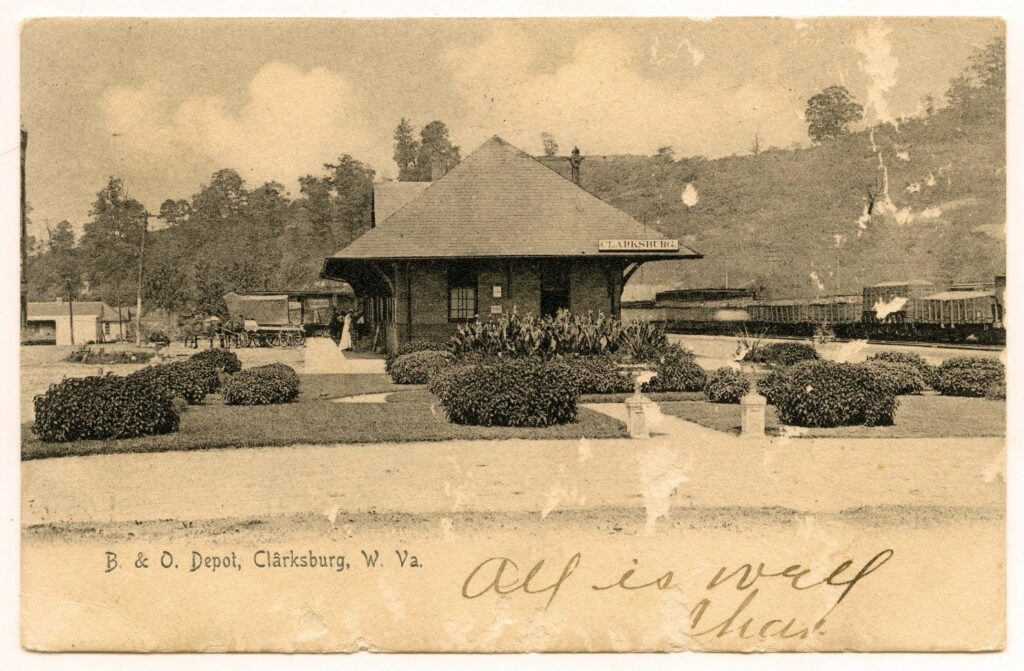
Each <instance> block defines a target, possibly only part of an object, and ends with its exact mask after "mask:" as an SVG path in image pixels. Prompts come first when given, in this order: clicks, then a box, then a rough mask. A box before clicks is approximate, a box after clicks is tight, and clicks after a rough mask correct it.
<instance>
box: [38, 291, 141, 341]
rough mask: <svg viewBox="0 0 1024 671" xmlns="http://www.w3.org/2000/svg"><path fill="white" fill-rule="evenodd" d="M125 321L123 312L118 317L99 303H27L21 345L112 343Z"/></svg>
mask: <svg viewBox="0 0 1024 671" xmlns="http://www.w3.org/2000/svg"><path fill="white" fill-rule="evenodd" d="M122 310H123V309H122ZM122 319H123V321H121V320H122ZM129 319H130V315H128V314H127V313H126V311H123V312H122V314H121V316H120V317H119V315H118V311H117V310H116V309H115V308H111V307H110V306H109V305H107V304H106V303H103V302H101V301H73V302H71V303H69V302H67V301H64V300H60V301H49V302H41V303H29V304H28V321H27V324H26V330H25V333H24V334H23V336H22V342H23V343H24V344H32V345H84V344H86V343H91V342H112V341H115V340H119V339H122V338H123V335H122V334H123V333H124V331H125V328H126V326H127V321H128V320H129Z"/></svg>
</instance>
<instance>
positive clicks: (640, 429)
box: [626, 396, 652, 438]
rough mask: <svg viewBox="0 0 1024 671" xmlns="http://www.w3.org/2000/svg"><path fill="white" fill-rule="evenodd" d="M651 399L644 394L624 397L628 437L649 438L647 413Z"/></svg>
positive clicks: (649, 430)
mask: <svg viewBox="0 0 1024 671" xmlns="http://www.w3.org/2000/svg"><path fill="white" fill-rule="evenodd" d="M650 405H652V404H651V401H650V400H648V399H647V397H645V396H639V397H637V396H631V397H629V398H627V399H626V429H627V430H628V431H629V437H630V438H650V437H651V429H650V427H649V426H648V424H647V415H648V413H649V410H650V408H649V406H650Z"/></svg>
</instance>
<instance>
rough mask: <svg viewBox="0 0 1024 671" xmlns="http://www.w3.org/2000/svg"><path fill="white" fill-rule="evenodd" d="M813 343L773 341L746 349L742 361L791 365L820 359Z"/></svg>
mask: <svg viewBox="0 0 1024 671" xmlns="http://www.w3.org/2000/svg"><path fill="white" fill-rule="evenodd" d="M820 358H821V357H820V356H819V355H818V351H817V350H816V349H814V345H811V344H808V343H802V342H773V343H768V344H765V345H757V346H755V347H751V348H750V349H749V350H747V353H746V354H745V355H744V356H743V360H744V361H748V362H750V363H760V364H766V365H772V366H792V365H793V364H795V363H798V362H800V361H815V360H817V359H820Z"/></svg>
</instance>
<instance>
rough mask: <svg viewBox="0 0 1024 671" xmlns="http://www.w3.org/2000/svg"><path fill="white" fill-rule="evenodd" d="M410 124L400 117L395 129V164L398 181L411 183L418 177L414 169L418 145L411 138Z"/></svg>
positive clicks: (413, 138)
mask: <svg viewBox="0 0 1024 671" xmlns="http://www.w3.org/2000/svg"><path fill="white" fill-rule="evenodd" d="M412 133H413V129H412V124H411V123H409V121H408V119H406V118H405V117H402V120H401V121H399V122H398V127H397V128H395V136H394V137H395V153H394V154H393V156H394V159H395V163H396V164H397V165H398V181H400V182H413V181H416V179H417V177H418V176H419V172H418V170H417V168H416V156H417V155H418V154H419V149H420V143H419V142H417V141H416V138H415V137H413V134H412Z"/></svg>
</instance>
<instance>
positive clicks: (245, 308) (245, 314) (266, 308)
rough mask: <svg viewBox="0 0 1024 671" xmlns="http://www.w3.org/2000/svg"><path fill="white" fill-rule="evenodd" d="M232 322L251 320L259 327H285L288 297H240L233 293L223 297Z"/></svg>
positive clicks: (287, 321)
mask: <svg viewBox="0 0 1024 671" xmlns="http://www.w3.org/2000/svg"><path fill="white" fill-rule="evenodd" d="M224 303H225V304H226V305H227V307H228V314H229V315H230V316H231V319H232V320H239V321H245V320H246V319H251V320H252V321H254V322H256V323H257V324H259V325H260V326H287V325H288V324H289V323H290V321H289V318H288V296H287V294H280V295H275V296H240V295H238V294H236V293H234V292H232V293H229V294H227V295H225V296H224Z"/></svg>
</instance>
